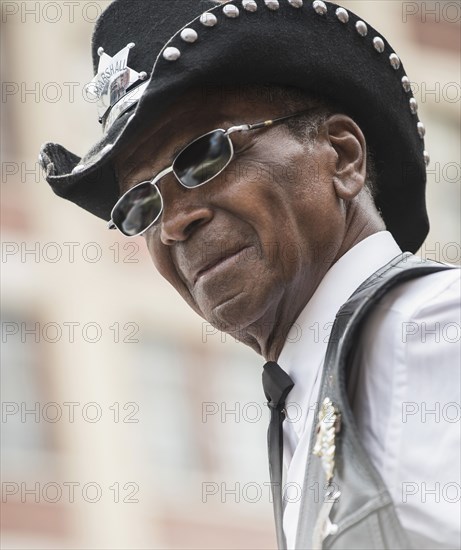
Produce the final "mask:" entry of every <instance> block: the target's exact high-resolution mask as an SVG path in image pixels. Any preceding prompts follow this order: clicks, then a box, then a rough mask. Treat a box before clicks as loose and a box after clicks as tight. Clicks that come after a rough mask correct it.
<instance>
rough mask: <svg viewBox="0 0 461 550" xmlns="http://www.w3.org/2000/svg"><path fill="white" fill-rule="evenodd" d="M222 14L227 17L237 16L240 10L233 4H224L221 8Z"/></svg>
mask: <svg viewBox="0 0 461 550" xmlns="http://www.w3.org/2000/svg"><path fill="white" fill-rule="evenodd" d="M222 11H223V13H224V15H226V16H227V17H230V18H231V19H233V18H235V17H238V16H239V14H240V12H239V9H238V8H237V6H234V4H226V5H225V6H224V7H223V9H222Z"/></svg>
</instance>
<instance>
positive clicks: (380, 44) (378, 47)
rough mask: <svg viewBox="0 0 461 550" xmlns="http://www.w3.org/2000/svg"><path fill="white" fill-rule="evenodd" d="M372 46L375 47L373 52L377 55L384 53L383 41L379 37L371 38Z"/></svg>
mask: <svg viewBox="0 0 461 550" xmlns="http://www.w3.org/2000/svg"><path fill="white" fill-rule="evenodd" d="M373 46H374V47H375V50H376V51H377V52H379V53H383V51H384V40H383V39H382V38H381V37H380V36H375V37H374V38H373Z"/></svg>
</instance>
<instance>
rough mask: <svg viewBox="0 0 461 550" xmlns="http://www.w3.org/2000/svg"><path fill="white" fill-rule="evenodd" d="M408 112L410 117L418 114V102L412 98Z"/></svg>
mask: <svg viewBox="0 0 461 550" xmlns="http://www.w3.org/2000/svg"><path fill="white" fill-rule="evenodd" d="M410 111H411V114H412V115H416V113H417V112H418V102H417V101H416V99H415V98H414V97H412V98H411V99H410Z"/></svg>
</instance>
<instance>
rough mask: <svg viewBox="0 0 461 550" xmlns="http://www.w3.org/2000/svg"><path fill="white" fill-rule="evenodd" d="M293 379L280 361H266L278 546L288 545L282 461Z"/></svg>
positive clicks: (264, 382) (269, 444)
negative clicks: (288, 401)
mask: <svg viewBox="0 0 461 550" xmlns="http://www.w3.org/2000/svg"><path fill="white" fill-rule="evenodd" d="M293 386H294V384H293V380H292V379H291V378H290V377H289V376H288V374H287V373H286V372H285V371H283V370H282V369H281V368H280V367H279V366H278V365H277V363H275V362H274V361H269V362H268V363H266V364H265V365H264V371H263V388H264V393H265V394H266V399H267V405H268V407H269V409H270V411H271V419H270V423H269V429H268V431H267V446H268V449H269V472H270V476H271V488H272V500H273V507H274V517H275V530H276V533H277V546H278V547H279V550H282V549H284V548H286V545H285V537H284V535H283V507H282V463H283V429H282V423H283V421H284V420H285V399H286V397H287V395H288V394H289V393H290V391H291V389H292V388H293Z"/></svg>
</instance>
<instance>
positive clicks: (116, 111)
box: [103, 81, 149, 133]
mask: <svg viewBox="0 0 461 550" xmlns="http://www.w3.org/2000/svg"><path fill="white" fill-rule="evenodd" d="M148 84H149V82H148V81H147V82H143V83H142V84H140V85H139V86H136V88H133V90H131V91H129V92H128V93H127V94H125V95H124V96H123V97H122V98H120V99H119V100H118V101H117V103H115V104H114V105H113V106H112V107H111V108H110V111H109V113H108V115H107V117H106V118H105V120H104V121H103V130H104V133H107V132H108V131H109V129H110V127H111V126H112V125H113V124H114V122H115V121H116V120H117V119H118V118H119V117H121V116H122V115H123V113H125V112H126V111H128V109H131V108H132V107H133V106H134V105H136V104H137V103H138V102H139V100H140V99H141V96H142V94H143V93H144V91H145V90H146V88H147V86H148Z"/></svg>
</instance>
